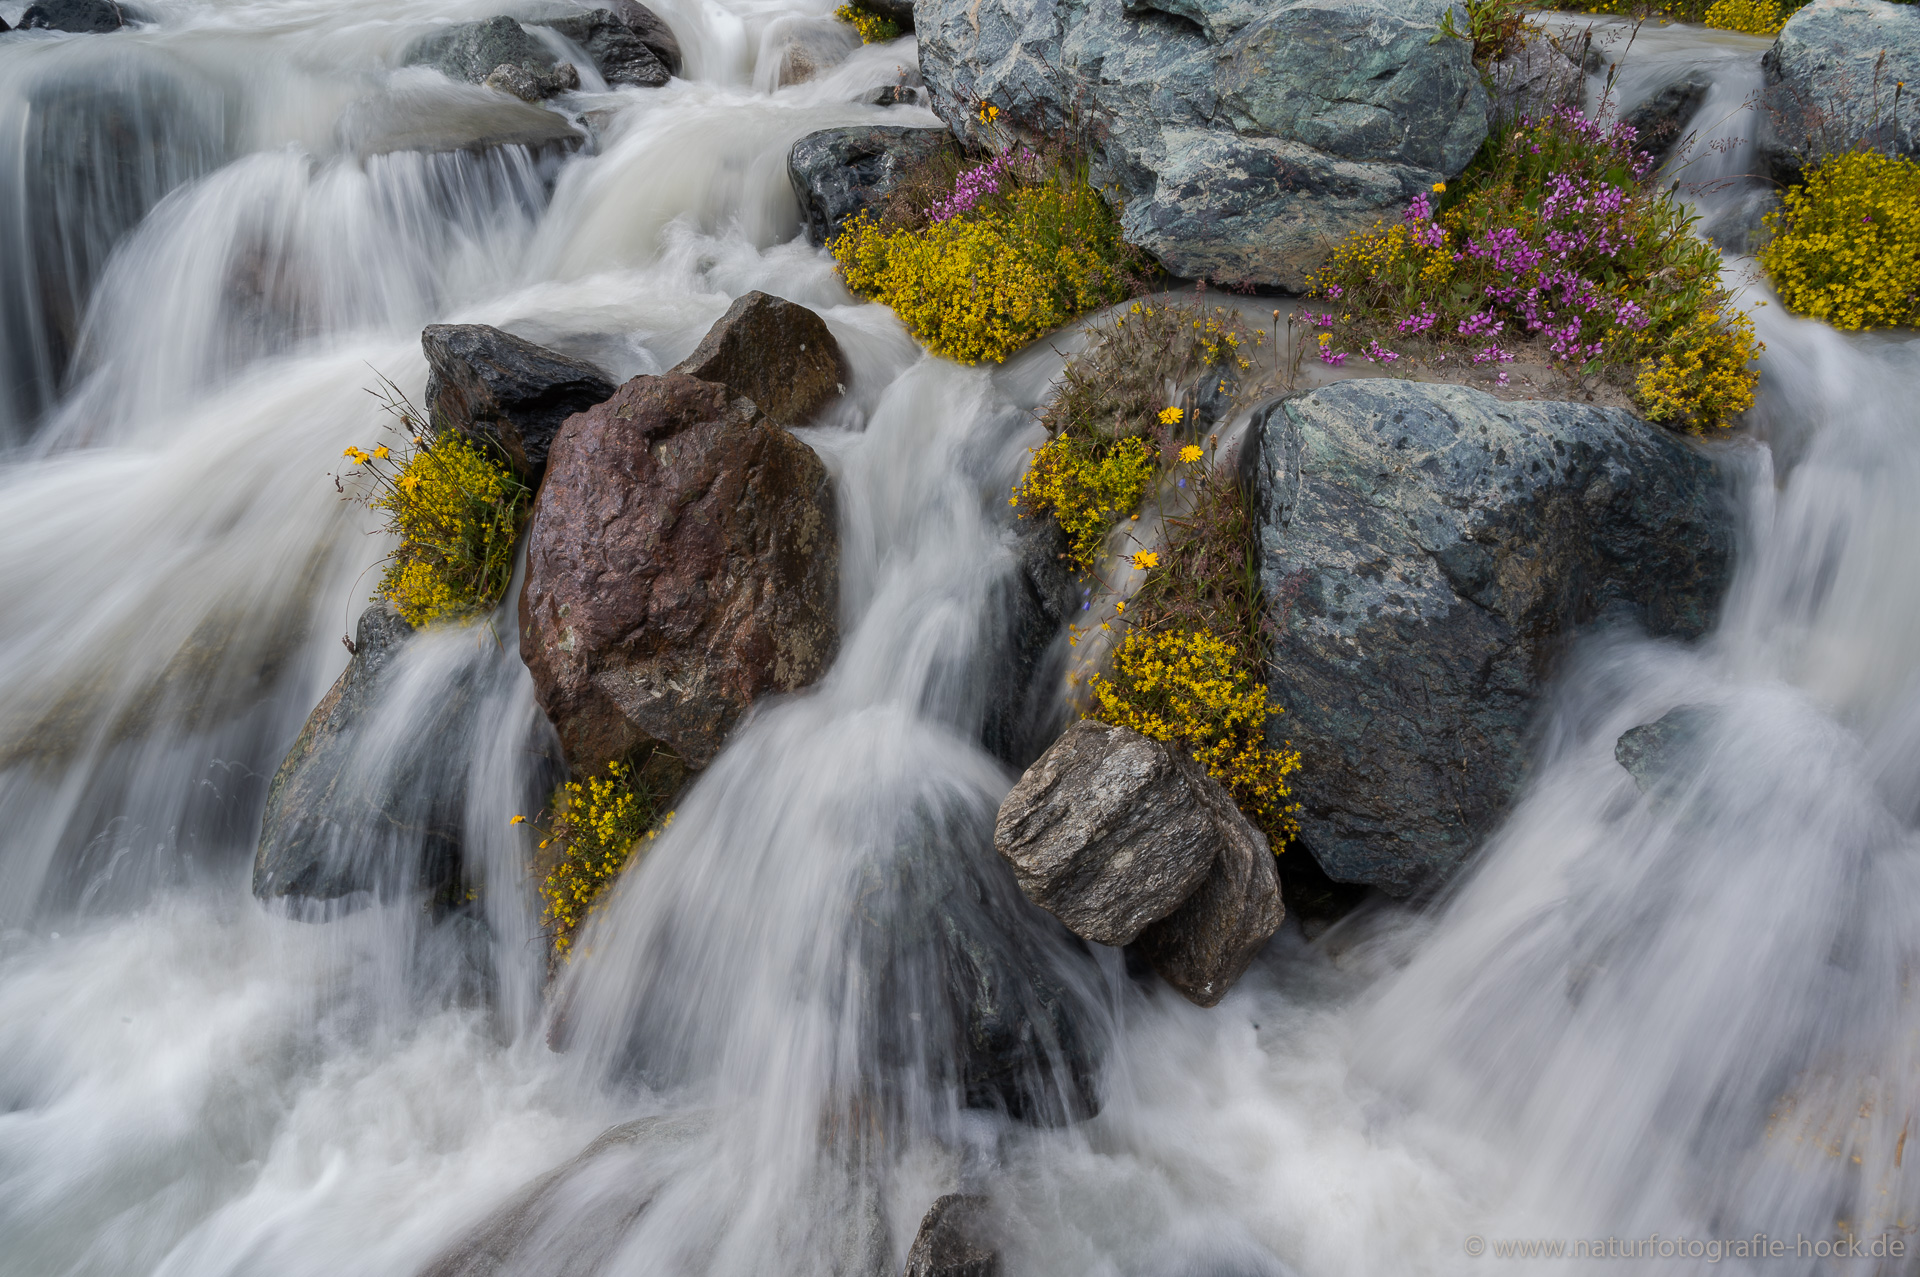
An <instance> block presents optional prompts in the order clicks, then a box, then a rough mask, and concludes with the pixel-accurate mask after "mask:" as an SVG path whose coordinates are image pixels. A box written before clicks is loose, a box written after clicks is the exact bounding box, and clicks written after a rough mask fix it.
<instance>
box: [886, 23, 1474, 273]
mask: <svg viewBox="0 0 1920 1277" xmlns="http://www.w3.org/2000/svg"><path fill="white" fill-rule="evenodd" d="M1446 8H1447V5H1446V3H1445V0H1285V2H1284V3H1279V4H1259V3H1254V0H1137V2H1133V3H1121V4H1109V3H1094V2H1093V0H921V3H920V4H918V5H917V6H916V8H915V15H916V18H917V30H918V33H919V44H920V66H921V72H922V75H923V76H924V78H925V80H926V84H927V87H928V89H929V90H930V94H931V98H932V104H933V108H934V110H935V111H937V112H938V113H939V114H940V116H941V118H942V119H944V120H946V121H947V123H948V124H949V125H950V126H951V127H952V128H953V130H954V131H955V132H956V133H958V134H961V135H962V136H965V137H968V138H970V139H973V140H975V141H981V142H984V141H985V137H984V133H985V132H986V131H987V130H988V129H989V127H991V128H992V129H995V130H999V131H1002V132H1006V131H1011V132H1012V133H1014V134H1015V135H1018V136H1024V137H1029V138H1034V137H1040V136H1047V135H1053V134H1057V133H1058V132H1059V131H1060V130H1061V129H1063V128H1065V127H1067V126H1068V125H1069V124H1070V123H1071V122H1072V121H1076V120H1078V121H1085V120H1089V119H1091V120H1097V121H1099V124H1098V127H1097V128H1096V129H1095V130H1094V133H1095V138H1096V150H1095V155H1094V160H1095V167H1094V171H1093V174H1092V178H1093V182H1094V184H1095V186H1097V187H1101V188H1103V189H1104V188H1107V187H1109V186H1110V187H1111V188H1112V190H1113V194H1114V197H1115V198H1116V199H1117V200H1118V201H1120V202H1121V203H1122V204H1123V207H1124V213H1123V216H1122V219H1121V224H1122V227H1123V229H1124V231H1125V234H1126V237H1127V239H1128V240H1129V241H1130V242H1132V243H1134V244H1138V245H1139V246H1141V247H1142V248H1145V249H1146V250H1147V251H1149V252H1151V253H1152V254H1153V255H1154V256H1155V257H1157V258H1159V259H1160V261H1161V263H1162V264H1164V265H1165V266H1166V267H1167V269H1168V270H1170V271H1172V272H1173V273H1174V274H1176V275H1181V276H1186V277H1189V278H1206V279H1214V280H1220V281H1225V282H1230V283H1239V282H1243V281H1244V282H1249V283H1256V284H1274V285H1281V286H1284V287H1287V288H1292V289H1298V288H1300V287H1302V286H1303V284H1304V282H1305V278H1306V275H1307V273H1308V272H1310V271H1312V270H1313V269H1315V268H1316V267H1317V266H1318V265H1319V264H1320V261H1321V259H1322V258H1323V257H1324V255H1325V251H1326V245H1327V244H1328V243H1331V242H1332V241H1334V240H1337V239H1339V238H1341V237H1342V236H1344V235H1346V234H1348V233H1350V232H1352V231H1356V230H1360V229H1363V228H1365V227H1367V226H1370V225H1372V224H1373V222H1374V221H1376V220H1377V219H1379V218H1380V217H1381V216H1383V215H1388V214H1392V213H1397V212H1398V211H1399V210H1400V209H1401V208H1403V207H1404V206H1405V205H1406V204H1407V202H1408V201H1410V200H1411V199H1412V198H1413V196H1414V195H1416V194H1418V193H1419V192H1421V191H1423V190H1426V189H1428V188H1429V187H1430V186H1431V185H1432V183H1434V182H1436V181H1440V180H1443V179H1447V178H1451V177H1453V176H1455V175H1456V174H1458V173H1459V172H1460V171H1461V170H1462V169H1463V168H1465V167H1466V165H1467V163H1468V161H1469V160H1471V159H1472V158H1473V155H1474V152H1475V151H1476V150H1477V149H1478V147H1479V145H1480V143H1481V141H1482V139H1484V138H1485V136H1486V131H1487V114H1488V101H1487V96H1486V91H1485V89H1484V88H1483V87H1482V86H1481V82H1480V78H1479V74H1478V72H1477V71H1476V70H1475V69H1474V67H1473V64H1472V59H1471V56H1470V53H1471V49H1470V46H1469V44H1468V42H1467V41H1464V40H1445V39H1442V40H1436V39H1435V35H1436V33H1437V32H1438V31H1439V24H1440V20H1441V16H1442V15H1443V14H1444V13H1445V12H1446ZM983 104H986V105H991V106H994V107H997V108H998V110H999V117H998V118H997V119H996V120H995V121H994V123H993V124H992V125H991V126H989V125H987V124H985V123H983V122H982V121H981V119H980V118H979V111H980V107H981V106H982V105H983Z"/></svg>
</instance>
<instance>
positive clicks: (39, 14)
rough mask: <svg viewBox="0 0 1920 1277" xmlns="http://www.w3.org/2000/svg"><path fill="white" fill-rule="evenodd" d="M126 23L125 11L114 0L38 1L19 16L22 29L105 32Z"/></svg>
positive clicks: (96, 33)
mask: <svg viewBox="0 0 1920 1277" xmlns="http://www.w3.org/2000/svg"><path fill="white" fill-rule="evenodd" d="M125 25H127V13H126V10H124V9H122V8H121V7H120V6H119V5H117V4H115V3H114V2H113V0H38V3H36V4H34V5H32V6H31V7H29V8H28V9H27V11H26V12H25V13H23V14H21V15H20V30H22V31H71V32H73V33H75V34H76V35H104V34H106V33H107V32H109V31H118V30H119V29H120V28H121V27H124V26H125Z"/></svg>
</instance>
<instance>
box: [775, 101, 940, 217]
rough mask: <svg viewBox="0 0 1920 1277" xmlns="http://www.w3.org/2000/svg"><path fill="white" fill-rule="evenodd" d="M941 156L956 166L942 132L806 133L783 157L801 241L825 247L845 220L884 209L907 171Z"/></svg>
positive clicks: (883, 128)
mask: <svg viewBox="0 0 1920 1277" xmlns="http://www.w3.org/2000/svg"><path fill="white" fill-rule="evenodd" d="M942 153H945V154H948V155H951V156H953V157H954V159H955V162H956V163H957V162H958V158H959V154H960V152H959V148H958V147H957V146H955V145H954V142H953V137H952V135H951V134H950V133H948V132H947V131H946V130H945V129H923V128H903V127H900V126H897V125H878V126H860V127H855V128H845V129H826V130H823V131H822V132H819V133H809V134H807V135H806V136H805V137H803V138H801V139H800V140H799V141H798V142H795V143H794V144H793V150H792V151H791V152H790V153H789V154H788V156H787V179H788V181H790V182H791V183H792V184H793V194H794V198H796V199H798V200H799V201H800V217H801V220H802V221H804V222H805V223H806V227H807V238H808V239H810V240H812V241H813V242H814V243H816V244H827V243H831V242H832V241H833V239H834V238H835V237H836V236H838V235H839V234H840V230H841V228H842V227H843V226H844V225H845V224H846V222H847V221H848V220H849V219H850V218H852V217H853V216H855V215H856V214H858V213H860V212H861V211H863V210H873V209H877V208H879V207H880V206H881V205H882V204H884V203H885V202H886V199H887V196H888V195H890V194H892V192H893V189H894V187H895V186H897V185H899V182H900V179H901V178H902V177H903V176H904V175H905V174H906V172H907V170H909V169H910V168H912V167H913V166H915V165H918V164H921V163H924V162H926V161H927V160H929V159H931V158H932V157H934V156H936V155H940V154H942Z"/></svg>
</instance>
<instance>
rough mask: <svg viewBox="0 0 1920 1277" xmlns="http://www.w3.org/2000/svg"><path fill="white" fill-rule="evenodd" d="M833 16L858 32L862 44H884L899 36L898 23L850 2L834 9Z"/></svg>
mask: <svg viewBox="0 0 1920 1277" xmlns="http://www.w3.org/2000/svg"><path fill="white" fill-rule="evenodd" d="M833 16H834V17H836V18H838V19H840V21H842V22H844V23H846V24H847V25H848V26H850V27H852V28H853V29H854V30H855V31H857V32H859V33H860V42H861V43H862V44H885V43H887V42H888V41H889V40H898V39H899V38H900V24H899V23H897V22H895V21H894V20H893V19H892V18H888V17H884V16H882V15H881V14H878V13H869V12H868V11H867V10H865V9H863V8H861V7H860V6H859V5H857V4H853V3H851V2H849V3H847V4H843V5H841V6H840V7H839V8H838V9H835V10H834V11H833Z"/></svg>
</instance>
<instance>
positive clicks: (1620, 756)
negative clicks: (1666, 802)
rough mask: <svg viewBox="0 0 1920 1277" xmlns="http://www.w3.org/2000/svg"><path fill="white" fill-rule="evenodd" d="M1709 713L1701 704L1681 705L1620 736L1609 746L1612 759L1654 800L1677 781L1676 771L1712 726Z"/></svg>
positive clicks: (1710, 712)
mask: <svg viewBox="0 0 1920 1277" xmlns="http://www.w3.org/2000/svg"><path fill="white" fill-rule="evenodd" d="M1713 718H1714V714H1713V711H1712V710H1711V709H1709V708H1708V707H1706V706H1704V705H1682V706H1679V707H1678V708H1676V709H1671V710H1668V711H1667V712H1666V713H1665V714H1663V715H1661V716H1660V717H1659V718H1657V719H1655V720H1654V721H1653V722H1651V723H1642V724H1641V725H1640V726H1638V727H1634V728H1629V729H1628V730H1627V731H1624V732H1622V733H1621V734H1620V739H1619V740H1617V741H1615V742H1614V743H1613V760H1614V761H1615V762H1616V763H1619V764H1620V766H1621V767H1623V768H1625V769H1626V772H1627V775H1629V776H1631V777H1633V783H1634V786H1635V787H1636V788H1638V789H1639V790H1640V792H1641V793H1643V794H1646V795H1648V796H1649V797H1654V798H1664V797H1668V796H1669V795H1670V792H1671V790H1672V789H1673V787H1674V785H1675V783H1676V782H1677V781H1678V780H1679V779H1681V777H1680V774H1679V769H1680V767H1681V765H1682V764H1683V763H1684V762H1685V761H1686V760H1687V756H1688V755H1689V754H1690V753H1691V752H1692V750H1693V747H1694V745H1695V744H1696V743H1698V741H1699V739H1700V737H1701V736H1702V735H1703V734H1704V733H1705V731H1706V730H1707V728H1708V727H1709V726H1710V725H1711V724H1712V722H1713Z"/></svg>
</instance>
